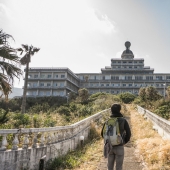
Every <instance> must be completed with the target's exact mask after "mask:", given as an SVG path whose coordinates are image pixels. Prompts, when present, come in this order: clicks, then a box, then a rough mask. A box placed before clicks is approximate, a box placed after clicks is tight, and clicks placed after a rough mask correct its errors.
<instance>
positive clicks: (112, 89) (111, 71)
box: [27, 41, 170, 97]
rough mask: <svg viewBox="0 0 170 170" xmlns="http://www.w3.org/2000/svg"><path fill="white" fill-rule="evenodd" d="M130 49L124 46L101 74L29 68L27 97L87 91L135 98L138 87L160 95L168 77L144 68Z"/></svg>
mask: <svg viewBox="0 0 170 170" xmlns="http://www.w3.org/2000/svg"><path fill="white" fill-rule="evenodd" d="M130 45H131V43H130V42H128V41H127V42H125V46H126V50H125V51H123V53H122V55H121V58H112V59H111V66H106V67H105V68H102V69H101V73H74V72H72V71H71V70H70V69H69V68H66V67H62V68H60V67H56V68H46V67H45V68H40V67H36V68H29V74H28V75H29V76H28V84H27V87H28V89H27V96H34V97H38V96H67V95H68V93H69V92H75V93H77V92H78V90H79V89H80V88H86V89H88V91H89V93H90V94H93V93H97V92H106V93H112V94H118V93H123V92H130V93H133V94H138V92H139V89H140V88H141V87H147V86H154V87H155V88H156V89H157V90H158V91H159V93H160V94H162V95H163V94H164V93H165V88H166V86H170V73H167V74H163V73H154V69H152V68H150V67H149V66H144V59H143V58H134V54H133V52H132V51H131V50H130Z"/></svg>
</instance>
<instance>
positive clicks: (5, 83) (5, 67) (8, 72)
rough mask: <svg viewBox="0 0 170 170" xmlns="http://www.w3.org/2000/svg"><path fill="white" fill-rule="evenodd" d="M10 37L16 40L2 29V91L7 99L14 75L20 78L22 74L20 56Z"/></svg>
mask: <svg viewBox="0 0 170 170" xmlns="http://www.w3.org/2000/svg"><path fill="white" fill-rule="evenodd" d="M9 39H12V40H14V39H13V37H12V36H11V35H9V34H6V33H4V32H3V30H0V91H1V92H2V95H4V96H5V100H6V101H7V100H8V95H9V93H10V92H11V90H12V84H13V82H14V77H17V78H18V79H19V76H20V75H22V71H21V69H20V67H19V64H20V61H19V60H20V58H19V57H18V56H17V50H16V49H14V48H12V47H10V45H9ZM2 95H1V97H2Z"/></svg>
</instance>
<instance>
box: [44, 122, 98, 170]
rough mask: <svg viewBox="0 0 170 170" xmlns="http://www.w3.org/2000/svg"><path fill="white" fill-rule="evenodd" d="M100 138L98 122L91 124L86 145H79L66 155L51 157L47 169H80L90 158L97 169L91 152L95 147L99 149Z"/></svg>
mask: <svg viewBox="0 0 170 170" xmlns="http://www.w3.org/2000/svg"><path fill="white" fill-rule="evenodd" d="M100 138H101V137H100V128H98V125H97V124H94V123H93V124H91V128H90V133H89V138H88V140H87V141H85V143H84V146H78V148H77V149H76V150H75V151H70V152H69V153H68V154H67V155H65V156H59V157H57V158H54V159H50V160H49V161H47V163H46V167H45V170H63V169H65V170H66V169H75V168H78V169H80V167H82V166H85V165H86V164H87V163H88V162H89V161H90V160H91V161H93V165H95V168H96V169H97V164H95V163H94V155H92V154H91V151H92V149H93V152H94V150H96V149H97V148H96V146H97V145H96V144H97V143H98V142H99V141H100ZM96 151H97V150H96ZM97 158H99V157H96V159H97Z"/></svg>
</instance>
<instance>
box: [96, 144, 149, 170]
mask: <svg viewBox="0 0 170 170" xmlns="http://www.w3.org/2000/svg"><path fill="white" fill-rule="evenodd" d="M134 152H135V148H134V147H133V145H132V144H130V143H128V144H127V145H126V146H125V157H124V164H123V170H146V169H145V168H144V166H142V163H141V162H140V161H139V159H138V158H137V157H136V156H135V153H134ZM98 170H107V159H105V158H101V161H100V163H99V166H98Z"/></svg>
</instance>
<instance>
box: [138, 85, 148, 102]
mask: <svg viewBox="0 0 170 170" xmlns="http://www.w3.org/2000/svg"><path fill="white" fill-rule="evenodd" d="M145 90H146V88H144V87H142V88H140V89H139V97H140V98H141V99H142V100H143V101H145V100H146V91H145Z"/></svg>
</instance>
